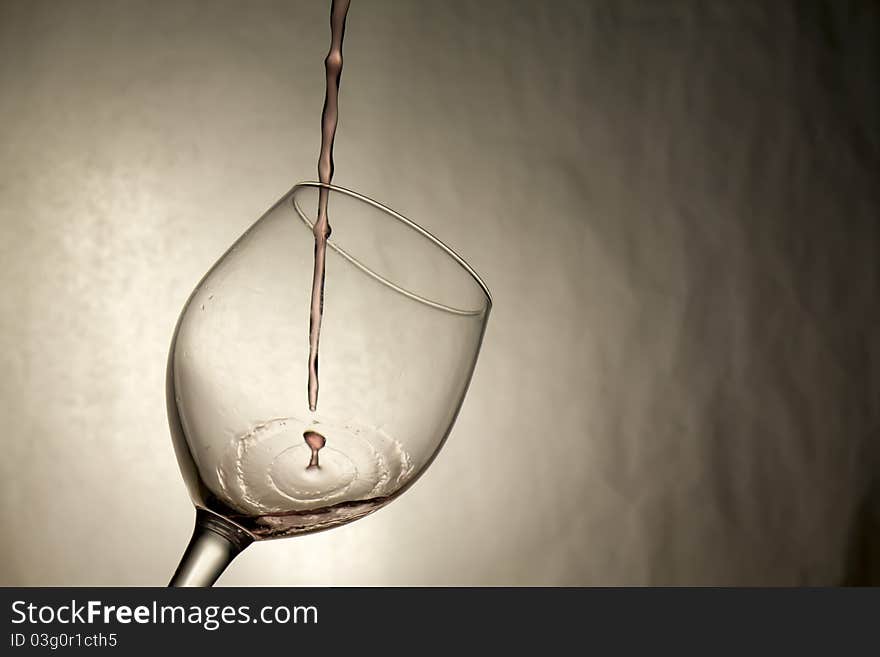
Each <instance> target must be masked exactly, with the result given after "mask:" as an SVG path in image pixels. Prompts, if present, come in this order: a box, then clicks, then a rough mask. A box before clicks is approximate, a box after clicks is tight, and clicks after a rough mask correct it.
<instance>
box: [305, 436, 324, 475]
mask: <svg viewBox="0 0 880 657" xmlns="http://www.w3.org/2000/svg"><path fill="white" fill-rule="evenodd" d="M303 439H304V440H305V441H306V445H308V446H309V449H310V450H312V458H311V460H310V461H309V464H308V466H306V470H312V469H313V468H320V467H321V465H320V464H319V463H318V452H320V451H321V448H322V447H324V445H326V444H327V439H326V438H324V436H322V435H321V434H319V433H318V432H317V431H312V430H309V431H306V432H305V433H303Z"/></svg>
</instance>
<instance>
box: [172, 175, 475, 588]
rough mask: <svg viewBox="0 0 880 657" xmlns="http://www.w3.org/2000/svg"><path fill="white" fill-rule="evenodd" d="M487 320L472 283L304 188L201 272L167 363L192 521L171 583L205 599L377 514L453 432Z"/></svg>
mask: <svg viewBox="0 0 880 657" xmlns="http://www.w3.org/2000/svg"><path fill="white" fill-rule="evenodd" d="M322 188H323V189H324V190H326V193H327V194H328V195H329V196H328V218H329V221H330V225H331V228H332V234H331V236H330V238H329V240H328V242H327V251H326V261H325V262H326V282H325V288H324V313H323V322H322V325H321V332H320V349H319V356H320V360H319V363H320V369H319V378H318V382H319V391H318V403H317V408H316V410H315V411H314V412H312V411H310V410H309V399H308V385H307V382H308V357H309V309H310V297H311V283H312V274H313V265H314V248H315V242H314V237H313V233H312V226H313V224H314V221H315V217H316V215H317V208H318V195H319V190H321V189H322ZM491 306H492V300H491V297H490V294H489V290H488V289H487V288H486V286H485V284H484V283H483V282H482V280H480V277H479V276H478V275H477V274H476V273H475V272H474V270H473V269H471V267H470V266H468V264H467V263H466V262H465V261H464V260H462V258H460V257H459V256H458V255H457V254H456V253H455V252H454V251H453V250H452V249H450V248H449V247H448V246H446V245H445V244H443V243H442V242H441V241H440V240H438V239H437V238H436V237H434V236H433V235H431V234H430V233H428V232H427V231H426V230H424V229H423V228H421V227H419V226H418V225H416V224H415V223H413V222H412V221H410V220H409V219H406V218H405V217H403V216H402V215H400V214H398V213H397V212H394V211H393V210H391V209H389V208H387V207H385V206H384V205H382V204H380V203H377V202H376V201H373V200H371V199H369V198H367V197H366V196H363V195H361V194H358V193H356V192H353V191H350V190H347V189H343V188H341V187H337V186H334V185H325V184H322V183H317V182H304V183H300V184H298V185H296V186H295V187H294V188H293V189H292V190H291V191H290V192H288V193H287V194H285V195H284V196H283V197H282V198H281V200H280V201H278V202H277V203H276V204H275V205H274V206H273V207H272V208H271V209H270V210H269V211H268V212H266V214H264V215H263V217H262V218H260V219H259V220H258V221H257V222H256V223H255V224H254V225H253V226H251V227H250V228H249V229H248V230H247V231H246V232H245V233H244V235H243V236H242V237H241V238H239V240H238V241H237V242H235V244H233V245H232V247H231V248H230V249H229V250H228V251H227V252H226V254H225V255H224V256H223V257H222V258H221V259H220V260H219V261H218V262H217V263H216V264H215V265H214V266H213V267H212V268H211V270H210V271H209V272H208V273H207V274H206V275H205V277H204V278H203V279H202V281H201V282H200V283H199V284H198V286H197V287H196V289H195V290H194V291H193V293H192V295H191V296H190V298H189V300H188V301H187V302H186V305H185V306H184V309H183V312H182V313H181V315H180V319H179V320H178V324H177V328H176V330H175V333H174V338H173V340H172V343H171V350H170V354H169V358H168V373H167V403H168V417H169V424H170V426H171V433H172V437H173V443H174V448H175V451H176V453H177V460H178V462H179V464H180V469H181V472H182V473H183V476H184V479H185V480H186V484H187V487H188V489H189V493H190V496H191V498H192V500H193V503H194V504H195V507H196V527H195V531H194V532H193V537H192V539H191V541H190V543H189V546H188V547H187V550H186V552H185V554H184V556H183V559H182V560H181V563H180V565H179V566H178V569H177V571H176V573H175V575H174V577H173V578H172V580H171V584H170V585H171V586H210V585H211V584H213V583H214V581H216V579H217V577H219V576H220V574H221V573H222V572H223V570H224V569H225V568H226V566H227V565H228V564H229V563H230V562H231V561H232V559H234V558H235V556H236V555H237V554H238V553H239V552H241V550H243V549H244V548H245V547H247V546H248V545H249V544H250V543H251V542H252V541H254V540H263V539H271V538H280V537H286V536H297V535H299V534H306V533H309V532H315V531H320V530H324V529H329V528H332V527H336V526H339V525H342V524H344V523H347V522H351V521H353V520H357V519H358V518H362V517H364V516H366V515H367V514H369V513H372V512H373V511H376V510H377V509H379V508H381V507H383V506H385V505H386V504H388V503H389V502H391V501H392V500H393V499H394V498H396V497H397V496H398V495H400V494H401V493H403V491H405V490H406V489H407V488H408V487H409V486H411V485H412V484H413V483H414V482H415V481H416V479H417V478H418V477H419V476H420V475H421V474H422V473H423V472H424V471H425V469H426V468H427V467H428V466H429V465H430V464H431V461H432V460H433V459H434V458H435V457H436V455H437V453H438V451H439V450H440V448H441V447H442V446H443V443H444V441H445V439H446V437H447V435H448V434H449V431H450V429H451V428H452V425H453V422H454V421H455V417H456V415H457V413H458V410H459V408H460V407H461V404H462V401H463V399H464V396H465V393H466V391H467V388H468V384H469V382H470V379H471V375H472V373H473V371H474V366H475V364H476V360H477V354H478V353H479V350H480V344H481V342H482V338H483V334H484V332H485V328H486V321H487V319H488V316H489V311H490V309H491Z"/></svg>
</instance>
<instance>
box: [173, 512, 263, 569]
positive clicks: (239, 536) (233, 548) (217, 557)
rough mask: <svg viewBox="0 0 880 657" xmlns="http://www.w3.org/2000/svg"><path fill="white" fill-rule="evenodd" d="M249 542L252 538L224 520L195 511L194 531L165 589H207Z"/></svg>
mask: <svg viewBox="0 0 880 657" xmlns="http://www.w3.org/2000/svg"><path fill="white" fill-rule="evenodd" d="M253 541H254V538H253V536H251V535H250V534H248V533H247V532H246V531H244V530H243V529H241V528H240V527H238V526H236V525H234V524H233V523H231V522H229V521H228V520H225V519H223V518H221V517H220V516H217V515H214V514H213V513H210V512H209V511H205V510H204V509H196V527H195V529H194V530H193V535H192V538H191V539H190V541H189V545H188V546H187V548H186V552H184V553H183V558H182V559H181V560H180V565H179V566H177V571H176V572H175V573H174V577H172V578H171V582H169V584H168V586H170V587H183V586H211V585H212V584H214V582H216V581H217V578H218V577H220V575H221V574H222V573H223V571H224V570H226V567H227V566H228V565H229V564H230V563H232V560H233V559H235V557H237V556H238V554H239V553H240V552H241V551H242V550H244V549H245V548H246V547H247V546H248V545H250V544H251V543H253Z"/></svg>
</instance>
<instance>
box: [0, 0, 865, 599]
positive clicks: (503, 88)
mask: <svg viewBox="0 0 880 657" xmlns="http://www.w3.org/2000/svg"><path fill="white" fill-rule="evenodd" d="M327 4H328V3H323V2H313V1H302V2H290V1H287V0H285V1H278V2H267V1H258V2H231V1H227V2H221V1H210V2H209V1H201V2H199V1H194V0H187V1H181V0H175V1H171V0H167V1H161V2H146V1H143V0H141V1H137V2H134V1H115V2H112V1H109V0H107V1H98V0H82V1H78V2H37V1H30V0H28V1H25V0H4V1H2V2H0V281H2V290H3V291H2V295H0V363H2V368H0V373H2V374H0V419H2V424H3V432H2V437H0V441H2V445H3V458H2V459H0V477H2V479H0V520H2V523H3V527H4V529H3V533H4V540H3V541H2V542H0V584H7V585H13V584H18V585H48V584H67V585H85V584H138V585H140V584H143V585H147V584H153V585H155V584H164V583H165V582H166V581H167V579H168V577H169V575H170V573H171V572H172V571H173V569H174V567H175V565H176V562H177V559H178V557H179V556H180V553H181V551H182V549H183V547H184V545H185V544H186V541H187V540H188V538H189V534H190V529H191V522H192V510H191V507H190V503H189V500H188V498H187V495H186V492H185V489H184V486H183V483H182V481H181V479H180V475H179V473H178V470H177V464H176V462H175V459H174V455H173V452H172V448H171V444H170V439H169V436H168V429H167V425H166V418H165V401H164V369H165V358H166V353H167V348H168V343H169V340H170V338H171V333H172V330H173V327H174V323H175V320H176V317H177V314H178V312H179V311H180V308H181V306H182V305H183V303H184V301H185V299H186V297H187V296H188V294H189V292H190V290H191V289H192V287H193V286H194V284H195V283H196V282H197V281H198V279H199V278H200V277H201V275H202V274H203V273H204V272H205V271H206V269H207V268H208V267H209V266H210V265H211V264H212V263H213V261H214V260H215V259H216V258H217V257H218V256H219V255H220V254H221V253H222V252H223V251H224V250H225V249H226V247H227V246H229V244H230V243H231V242H232V241H233V240H234V239H235V238H236V237H238V235H240V234H241V233H242V232H243V231H244V230H245V228H247V227H248V225H249V224H250V223H252V222H253V221H254V220H256V219H257V218H258V217H259V216H260V214H261V213H262V212H263V211H264V210H265V209H266V208H267V207H268V206H269V205H271V204H272V203H273V202H274V201H275V200H276V199H277V198H278V197H279V196H280V195H281V194H282V193H283V192H285V191H286V190H287V189H288V188H290V187H291V186H292V184H293V183H295V182H296V181H298V180H300V179H312V178H314V177H315V175H316V171H315V167H316V157H317V152H318V144H319V137H320V135H319V117H320V110H321V103H322V100H323V84H324V71H323V65H322V59H323V57H324V54H325V52H326V48H327V43H328V26H327V22H328V8H327ZM878 15H880V12H878V8H877V5H876V4H873V3H870V2H831V1H829V2H825V3H812V2H789V3H786V2H727V3H725V2H714V3H704V2H666V3H658V2H651V1H649V0H645V1H644V2H635V1H625V2H624V1H620V2H618V1H609V2H568V3H564V2H505V1H495V2H487V1H485V0H481V1H472V2H464V1H461V0H455V1H443V2H439V1H438V2H415V1H410V2H405V1H402V0H401V1H387V2H378V1H376V0H370V1H365V0H354V3H353V7H352V9H351V13H350V16H349V23H348V30H347V34H346V44H345V54H346V67H345V73H344V77H343V85H342V97H341V123H340V128H339V134H338V138H337V158H336V163H337V169H336V178H335V181H336V182H338V183H339V184H341V185H344V186H347V187H351V188H354V189H357V190H359V191H362V192H364V193H367V194H369V195H371V196H374V197H375V198H377V199H380V200H382V201H384V202H386V203H388V204H390V205H391V206H393V207H395V208H396V209H399V210H400V211H402V212H404V213H405V214H407V215H409V216H412V217H414V218H417V219H418V220H419V221H420V222H421V223H423V224H424V225H425V226H426V227H427V228H429V229H430V230H432V231H434V232H436V234H438V235H439V236H440V237H441V238H442V239H444V240H445V241H447V242H448V243H449V244H451V245H453V246H454V247H455V248H456V249H458V250H459V251H460V252H461V253H462V255H464V257H465V258H467V259H468V260H469V261H470V262H472V263H473V264H474V266H475V267H476V269H477V270H478V271H479V272H480V273H481V274H482V275H483V276H484V278H485V279H486V281H487V283H488V284H489V286H490V288H491V289H492V291H493V293H494V297H495V302H496V306H495V310H494V312H493V316H492V318H491V321H490V326H489V331H488V334H487V336H486V342H485V349H484V352H483V355H482V358H481V361H480V363H479V364H478V367H477V372H476V376H475V378H474V381H473V385H472V388H471V392H470V394H469V396H468V398H467V401H466V403H465V406H464V408H463V410H462V413H461V416H460V419H459V421H458V424H457V425H456V427H455V429H454V431H453V434H452V436H451V438H450V440H449V442H448V444H447V447H446V448H445V450H444V452H443V453H442V454H441V456H440V458H439V459H438V460H437V461H436V463H435V464H434V466H433V467H432V469H431V470H430V471H429V472H428V473H427V474H426V475H425V477H424V478H423V479H422V480H421V481H420V482H419V483H418V484H417V485H416V486H415V487H414V488H413V489H412V490H411V491H410V492H408V493H407V494H406V495H404V496H403V497H402V498H401V499H400V500H398V501H397V502H395V503H394V504H392V505H391V506H390V507H388V508H387V509H384V510H382V511H380V512H379V513H377V514H376V515H374V516H371V517H369V518H367V519H365V520H362V521H359V522H357V523H354V524H352V525H349V526H347V527H344V528H341V529H336V530H333V531H331V532H326V533H323V534H318V535H314V536H310V537H305V538H301V539H293V540H286V541H278V542H274V543H265V544H260V545H256V546H254V547H252V548H250V549H248V550H247V551H246V552H245V553H244V554H243V555H242V556H241V557H240V558H239V559H238V560H237V562H236V563H234V564H233V567H232V568H231V569H230V570H229V571H228V572H227V573H226V574H225V575H224V576H223V578H222V579H221V580H220V582H221V583H222V584H253V583H256V584H332V585H342V584H352V585H361V584H367V585H384V584H527V585H531V584H549V585H557V584H569V585H575V584H799V583H800V584H829V583H835V582H841V581H848V578H849V580H852V579H856V580H859V579H860V578H861V579H862V580H863V579H864V578H865V573H866V572H868V571H869V570H870V569H871V567H872V566H871V563H870V560H869V559H867V557H866V554H867V553H866V552H865V549H864V548H865V545H867V544H869V543H870V542H871V540H872V530H871V520H870V518H871V509H870V505H867V506H866V500H868V499H869V497H870V495H869V494H870V490H871V486H872V485H873V478H874V477H875V476H876V475H877V467H876V466H877V461H876V456H877V451H878V450H877V440H878V416H880V408H878V405H880V381H878V364H880V363H878V359H880V352H878V349H880V346H878V339H877V319H878V293H880V265H878V247H880V235H878V230H880V227H878V191H877V189H878V141H880V137H878V122H877V118H876V117H878V116H880V107H878V86H877V73H878V70H877V69H878V62H880V56H878V55H880V53H878V43H880V35H878ZM304 328H305V327H304ZM539 439H540V440H539ZM541 445H543V446H541ZM875 531H876V530H875ZM873 540H876V539H873Z"/></svg>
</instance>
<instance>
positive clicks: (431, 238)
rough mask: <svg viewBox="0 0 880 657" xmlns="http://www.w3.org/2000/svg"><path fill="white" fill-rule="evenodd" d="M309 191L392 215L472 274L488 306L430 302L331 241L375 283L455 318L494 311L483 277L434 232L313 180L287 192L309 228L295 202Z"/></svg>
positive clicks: (354, 194) (344, 190)
mask: <svg viewBox="0 0 880 657" xmlns="http://www.w3.org/2000/svg"><path fill="white" fill-rule="evenodd" d="M306 188H314V189H321V188H324V189H327V190H330V191H331V192H337V193H339V194H343V195H345V196H348V197H350V198H353V199H356V200H358V201H360V202H362V203H366V204H367V205H370V206H372V207H373V208H375V209H377V210H379V211H380V212H383V213H385V214H387V215H389V216H390V217H392V218H393V219H396V220H397V221H399V222H400V223H402V224H404V225H405V226H406V227H408V228H409V229H411V230H414V231H415V232H417V233H418V234H419V235H421V236H422V237H424V238H425V239H427V240H428V241H430V242H431V243H433V244H434V246H436V247H438V248H440V249H441V250H442V251H444V252H445V253H446V255H448V256H449V257H451V258H452V259H453V260H454V261H455V262H456V263H457V264H458V265H459V266H460V267H461V268H462V269H463V270H464V271H465V273H467V274H468V275H470V277H471V279H472V280H473V281H474V282H475V283H476V284H477V286H478V287H479V288H480V290H481V291H482V293H483V295H484V296H485V298H486V305H485V307H484V308H480V309H478V310H462V309H460V308H455V307H453V306H449V305H446V304H443V303H439V302H437V301H432V300H431V299H427V298H425V297H423V296H422V295H420V294H417V293H416V292H413V291H411V290H407V289H406V288H404V287H401V286H400V285H397V284H396V283H394V282H393V281H390V280H388V279H387V278H386V277H384V276H382V275H381V274H378V273H376V272H375V271H373V270H372V269H370V268H369V267H367V266H366V265H365V264H363V263H362V262H360V261H359V260H358V259H357V258H355V257H354V256H353V255H351V254H350V253H348V252H347V251H346V250H345V249H343V248H342V247H341V246H339V245H338V244H335V243H333V242H332V240H331V241H328V242H327V247H328V248H330V249H332V250H333V251H335V252H336V253H337V254H339V255H340V256H341V257H343V258H344V259H345V260H347V261H348V262H350V263H351V264H352V265H354V266H355V267H357V268H358V269H360V270H361V271H362V272H363V273H365V274H367V275H368V276H370V277H371V278H373V279H375V280H376V281H378V282H380V283H382V284H383V285H386V286H388V287H389V288H391V289H393V290H394V291H396V292H399V293H400V294H403V295H404V296H406V297H408V298H410V299H412V300H414V301H418V302H420V303H423V304H426V305H428V306H431V307H432V308H436V309H438V310H444V311H446V312H450V313H453V314H456V315H480V314H483V313H488V312H489V310H491V308H492V294H491V292H489V288H488V287H487V286H486V284H485V283H484V282H483V279H482V278H480V275H479V274H478V273H477V272H476V271H474V268H473V267H471V266H470V265H469V264H468V263H467V261H466V260H465V259H464V258H462V257H461V256H460V255H458V253H456V252H455V250H454V249H453V248H452V247H450V246H449V245H447V244H446V243H444V242H443V241H442V240H441V239H440V238H438V237H436V236H435V235H433V234H432V233H431V232H429V231H428V230H426V229H425V228H422V227H421V226H420V225H419V224H417V223H416V222H414V221H412V220H411V219H407V218H406V217H404V216H403V215H402V214H400V213H399V212H396V211H394V210H392V209H391V208H389V207H388V206H387V205H384V204H382V203H380V202H378V201H374V200H373V199H371V198H370V197H368V196H365V195H363V194H360V193H359V192H355V191H353V190H351V189H347V188H345V187H340V186H338V185H333V184H327V183H322V182H318V181H314V180H307V181H303V182H299V183H297V184H296V185H294V186H293V188H292V189H291V190H290V192H289V193H288V197H289V198H290V201H291V205H292V206H293V209H294V210H295V212H296V213H297V214H298V215H299V218H300V219H301V220H302V222H303V223H304V224H305V225H306V226H307V227H308V228H309V229H311V228H313V227H314V222H312V221H309V218H308V216H307V215H306V213H305V212H304V211H303V209H302V208H301V207H300V206H299V204H298V203H297V202H296V193H297V191H299V190H301V189H306Z"/></svg>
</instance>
